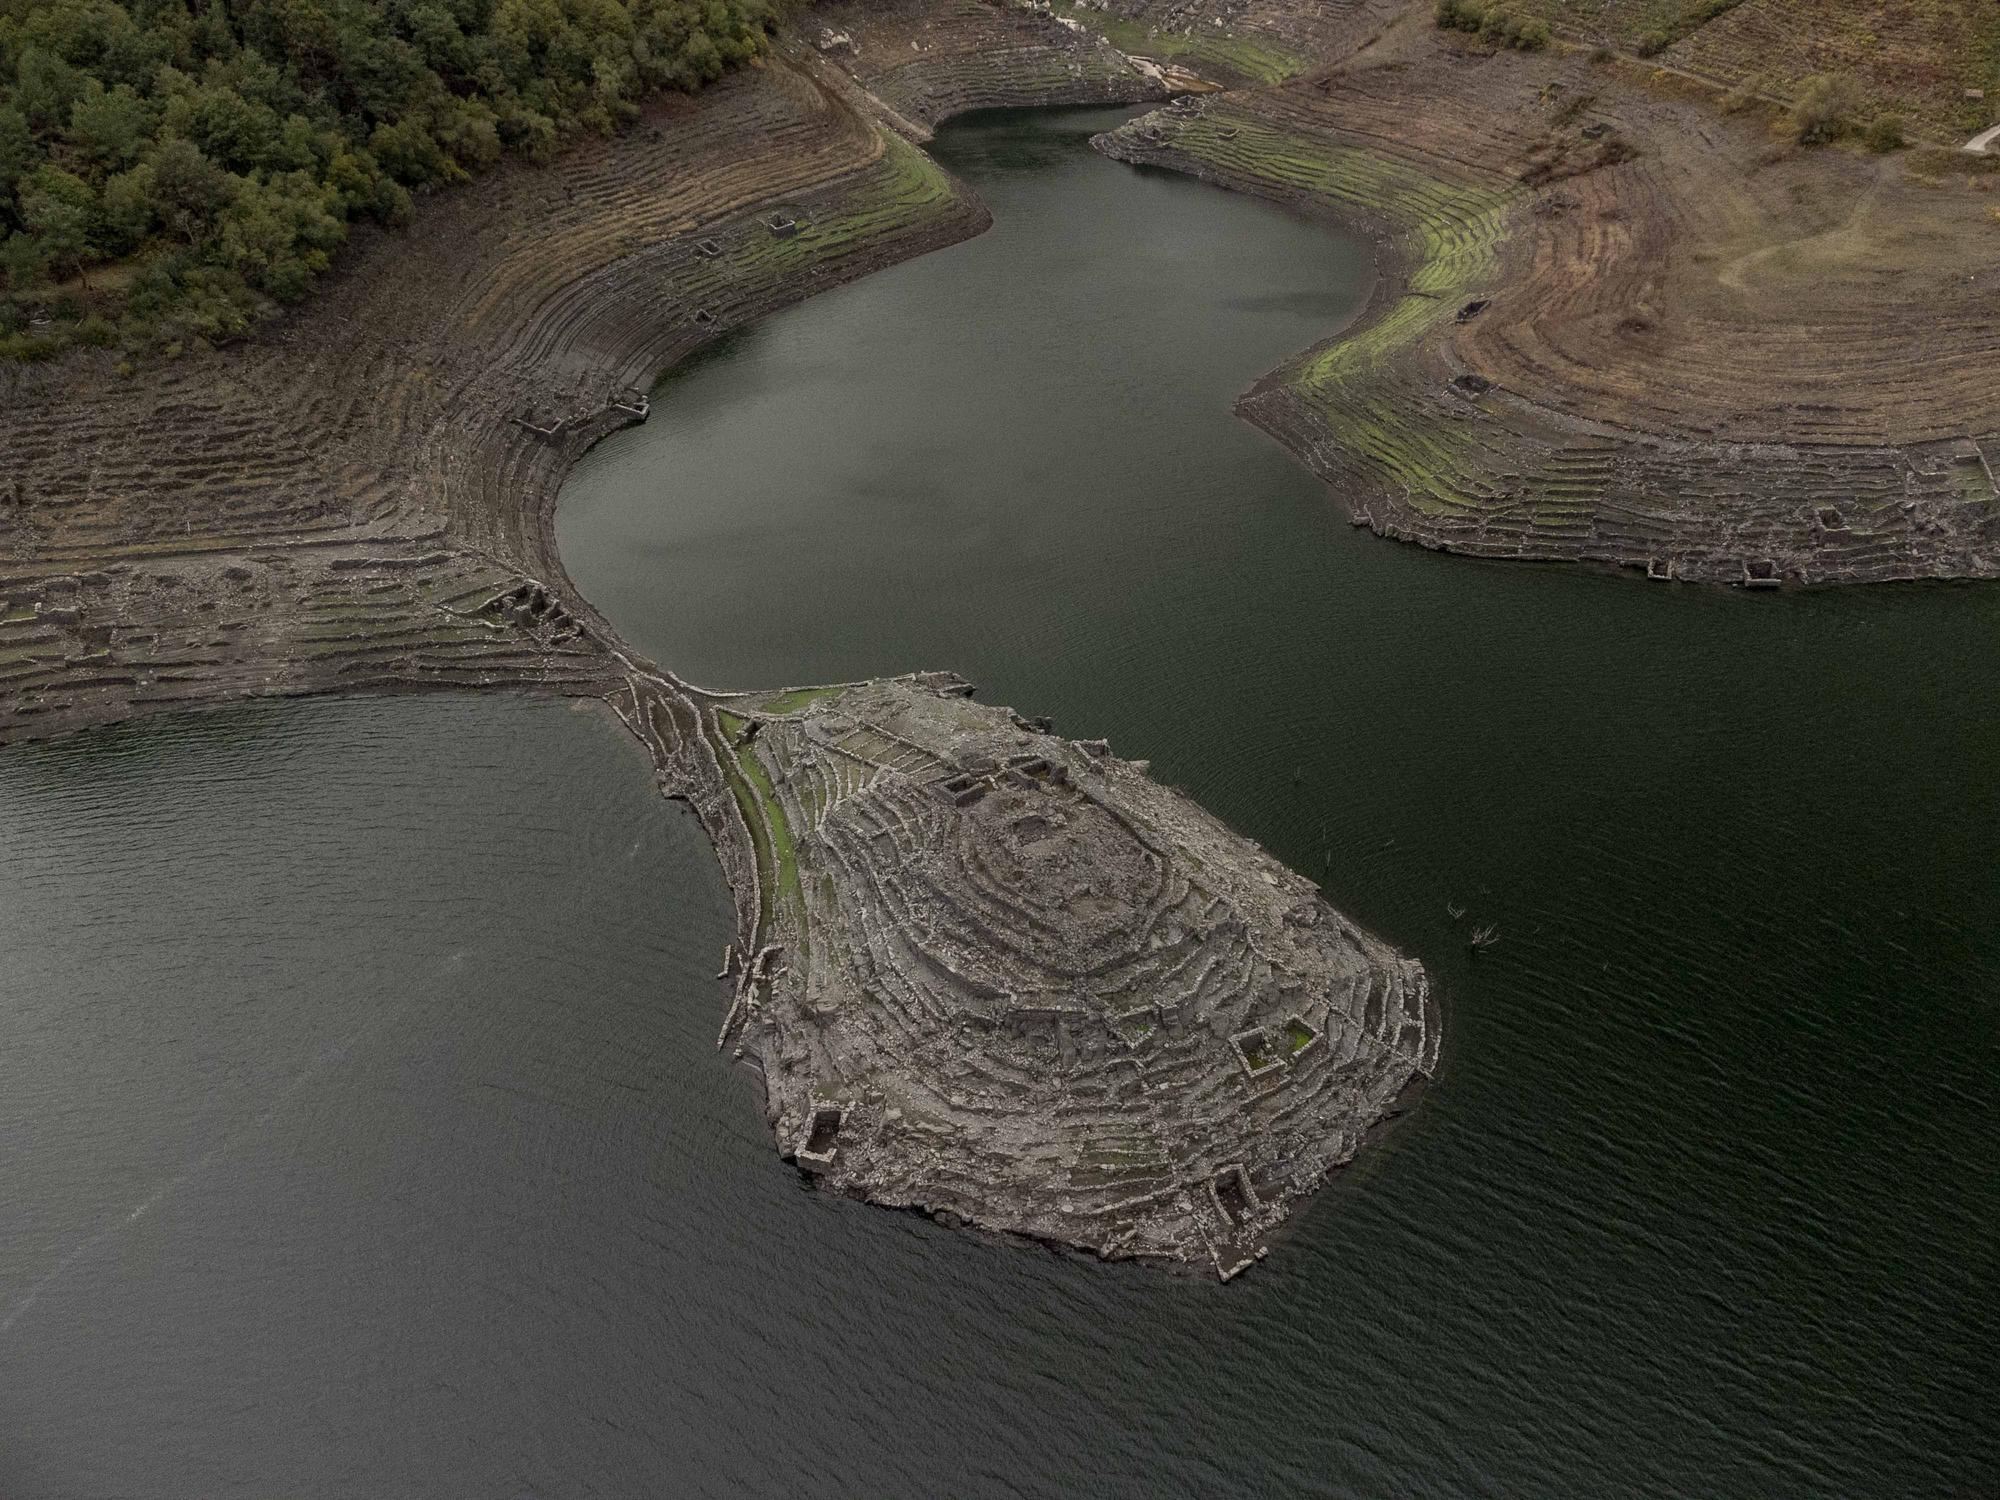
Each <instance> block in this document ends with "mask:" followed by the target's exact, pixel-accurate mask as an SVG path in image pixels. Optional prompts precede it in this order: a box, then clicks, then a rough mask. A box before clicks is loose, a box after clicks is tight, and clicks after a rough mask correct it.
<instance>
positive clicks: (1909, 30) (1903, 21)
mask: <svg viewBox="0 0 2000 1500" xmlns="http://www.w3.org/2000/svg"><path fill="white" fill-rule="evenodd" d="M1663 61H1665V62H1668V63H1670V64H1672V65H1674V66H1676V67H1682V68H1687V69H1689V70H1690V71H1692V72H1696V73H1700V74H1702V75H1704V76H1706V77H1710V78H1715V79H1718V80H1720V81H1722V82H1724V83H1726V84H1730V85H1735V84H1739V83H1741V82H1743V81H1745V80H1755V81H1756V83H1757V86H1758V87H1759V88H1761V89H1764V90H1768V91H1770V92H1773V93H1776V94H1778V95H1780V96H1781V97H1786V98H1789V97H1791V96H1792V95H1793V94H1794V93H1795V92H1796V91H1797V89H1798V86H1799V85H1800V84H1801V83H1803V82H1804V81H1805V80H1806V79H1807V78H1810V77H1812V76H1813V75H1814V74H1816V73H1839V74H1845V75H1847V76H1848V77H1851V78H1853V79H1854V80H1855V81H1856V82H1857V83H1859V84H1860V85H1861V87H1862V90H1863V92H1864V93H1865V94H1866V96H1867V98H1868V100H1869V106H1870V108H1872V109H1875V110H1883V111H1889V112H1892V113H1896V114H1900V115H1903V116H1905V117H1907V119H1908V120H1909V122H1910V123H1911V125H1912V126H1913V127H1916V128H1920V129H1925V130H1929V131H1934V132H1937V133H1940V134H1942V135H1945V136H1950V137H1956V136H1958V135H1961V134H1970V133H1972V132H1973V131H1977V130H1982V129H1984V128H1985V127H1986V126H1988V125H1990V124H1992V123H1993V121H1994V119H1995V118H1996V115H1995V111H1996V110H2000V7H1995V6H1992V5H1988V4H1985V3H1984V0H1743V3H1742V4H1740V5H1738V6H1736V7H1735V8H1734V9H1732V10H1730V11H1728V12H1726V13H1724V14H1722V15H1719V16H1717V17H1716V18H1715V19H1714V20H1712V21H1710V22H1709V23H1708V24H1707V25H1705V26H1702V27H1700V28H1699V29H1697V30H1695V31H1693V32H1691V33H1690V34H1689V35H1688V36H1687V37H1686V38H1685V39H1684V40H1682V41H1681V42H1679V43H1678V44H1677V45H1675V46H1674V47H1673V48H1671V49H1670V50H1669V51H1668V52H1667V53H1666V54H1665V56H1664V58H1663ZM1974 92H1976V93H1980V94H1984V95H1985V97H1984V98H1972V97H1969V95H1970V94H1971V93H1974Z"/></svg>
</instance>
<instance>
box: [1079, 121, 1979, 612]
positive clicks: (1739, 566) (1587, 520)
mask: <svg viewBox="0 0 2000 1500" xmlns="http://www.w3.org/2000/svg"><path fill="white" fill-rule="evenodd" d="M1250 102H1251V103H1252V104H1253V105H1254V102H1255V101H1254V100H1253V101H1250ZM1095 144H1096V145H1097V146H1098V148H1099V149H1100V150H1102V151H1104V152H1105V153H1106V154H1107V155H1110V156H1113V157H1116V158H1118V159H1120V160H1124V161H1129V162H1133V163H1135V164H1141V165H1149V166H1157V167H1162V168H1166V169H1169V170H1175V171H1179V172H1183V173H1185V174H1187V175H1191V176H1194V177H1197V178H1199V179H1200V180H1202V181H1205V182H1209V183H1213V184H1215V185H1217V186H1221V187H1227V188H1231V189H1233V190H1236V191H1243V192H1250V193H1253V194H1256V195H1258V196H1261V197H1266V198H1269V199H1272V200H1274V201H1277V202H1280V203H1284V204H1287V205H1289V206H1292V207H1294V208H1298V209H1302V210H1304V211H1307V212H1313V213H1320V214H1327V215H1331V216H1333V217H1335V218H1336V219H1338V220H1340V221H1342V222H1344V223H1348V224H1353V225H1358V226H1360V227H1362V228H1363V229H1364V230H1366V231H1367V232H1369V233H1370V234H1372V235H1373V237H1374V238H1375V239H1376V242H1377V246H1378V252H1377V253H1378V261H1379V263H1380V265H1381V268H1382V273H1383V280H1382V283H1381V284H1380V287H1379V288H1378V295H1377V297H1376V298H1375V299H1374V300H1372V301H1371V304H1370V306H1369V307H1368V309H1367V310H1366V311H1365V312H1364V314H1363V315H1362V317H1361V318H1360V319H1359V320H1357V322H1355V323H1354V324H1352V325H1350V326H1349V327H1348V328H1346V329H1344V330H1342V331H1341V332H1339V333H1337V334H1335V335H1333V336H1331V337H1329V338H1327V339H1324V340H1322V341H1321V342H1319V343H1317V344H1315V345H1313V346H1312V347H1311V348H1309V349H1307V350H1306V351H1304V352H1303V353H1301V354H1300V355H1298V356H1295V357H1294V358H1293V359H1292V360H1289V361H1287V362H1286V363H1285V364H1283V365H1281V366H1280V367H1279V368H1278V369H1276V370H1274V371H1272V372H1271V373H1270V374H1268V375H1266V376H1264V377H1263V378H1262V379H1260V380H1259V381H1257V382H1256V383H1255V384H1254V385H1253V386H1252V387H1251V388H1250V389H1249V390H1248V391H1247V392H1245V393H1244V395H1243V396H1242V397H1241V398H1240V400H1239V402H1238V405H1237V410H1238V412H1239V414H1240V415H1242V416H1243V417H1244V418H1245V420H1247V421H1249V422H1251V423H1252V424H1253V425H1255V426H1257V427H1259V428H1261V429H1262V430H1264V431H1265V432H1267V433H1269V434H1270V435H1271V436H1272V437H1274V438H1275V439H1276V440H1277V441H1278V442H1280V443H1281V444H1283V445H1284V446H1285V447H1286V448H1287V449H1289V450H1290V451H1291V452H1292V453H1293V454H1294V455H1295V456H1296V457H1298V458H1299V459H1300V461H1301V462H1303V463H1305V464H1306V465H1307V466H1308V467H1309V468H1311V469H1312V470H1313V471H1314V472H1315V473H1316V474H1318V475H1319V476H1320V477H1321V478H1322V479H1324V480H1326V481H1327V482H1328V483H1329V484H1331V485H1333V486H1334V487H1335V488H1336V490H1337V491H1338V493H1339V494H1340V497H1341V499H1342V501H1343V503H1344V504H1345V505H1346V506H1347V508H1348V511H1349V514H1350V516H1351V518H1352V519H1353V520H1354V522H1355V524H1357V525H1366V526H1369V527H1370V528H1372V529H1373V530H1374V531H1375V532H1376V533H1377V534H1378V535H1382V536H1386V537H1391V538H1393V539H1395V540H1398V541H1406V542H1415V543H1417V544H1418V545H1421V546H1424V547H1427V548H1431V549H1433V550H1438V551H1448V552H1459V553H1465V554H1467V555H1471V556H1478V557H1489V558H1507V559H1518V560H1523V561H1544V562H1585V563H1609V564H1615V565H1619V566H1622V567H1628V568H1635V569H1639V570H1641V571H1643V572H1645V573H1646V574H1647V576H1649V577H1651V578H1655V579H1661V580H1683V581H1697V582H1707V583H1728V584H1738V585H1744V586H1748V587H1752V588H1759V587H1778V586H1780V585H1782V584H1786V583H1796V584H1827V583H1871V582H1889V581H1911V580H1917V579H1927V578H1934V579H1948V578H1986V577H1994V576H2000V504H1996V503H1995V501H1996V500H1997V499H2000V484H1996V482H1995V480H1994V477H1993V472H1992V469H1991V467H1990V463H1991V460H1990V457H1989V454H1990V453H1993V452H2000V437H1994V436H1991V435H1989V436H1987V437H1985V438H1983V439H1982V438H1978V437H1974V436H1970V435H1968V436H1965V437H1960V438H1942V439H1939V438H1932V439H1928V440H1925V441H1922V442H1916V443H1908V444H1902V445H1895V444H1848V443H1798V442H1785V441H1778V440H1765V441H1757V440H1746V439H1732V440H1728V441H1721V440H1716V439H1710V438H1703V437H1700V436H1697V435H1691V434H1685V433H1680V434H1677V433H1673V432H1670V431H1654V432H1647V431H1642V430H1638V429H1634V428H1631V427H1627V426H1623V425H1620V424H1618V423H1614V422H1608V421H1602V420H1592V419H1591V418H1589V417H1588V416H1586V415H1583V414H1581V413H1579V412H1576V411H1565V410H1561V409H1558V408H1557V407H1555V406H1552V405H1550V404H1548V403H1547V402H1546V401H1545V400H1542V399H1540V398H1538V397H1537V396H1536V395H1534V394H1532V393H1527V392H1522V391H1517V390H1513V389H1510V388H1508V387H1507V386H1505V385H1503V384H1502V383H1501V382H1500V381H1499V380H1496V379H1494V378H1492V377H1489V376H1487V375H1485V374H1482V373H1481V372H1480V371H1479V370H1478V369H1477V368H1475V365H1474V361H1473V360H1471V359H1468V358H1467V357H1466V354H1465V352H1464V351H1462V350H1461V349H1459V348H1457V347H1455V341H1454V339H1453V338H1452V335H1453V334H1454V333H1455V332H1456V331H1457V330H1458V328H1459V327H1462V326H1463V325H1465V324H1467V323H1471V322H1473V321H1474V320H1476V319H1477V318H1478V317H1479V316H1481V315H1482V314H1483V313H1484V311H1485V309H1486V308H1487V307H1489V306H1491V305H1492V303H1493V301H1494V300H1495V299H1498V298H1503V297H1505V296H1506V295H1507V294H1508V291H1509V289H1510V286H1511V285H1512V283H1511V282H1510V279H1509V275H1508V271H1507V268H1506V266H1505V257H1504V237H1505V236H1506V235H1507V234H1508V233H1509V232H1510V226H1514V225H1516V224H1518V221H1519V220H1520V219H1521V218H1522V217H1523V216H1524V215H1526V214H1528V213H1531V212H1533V211H1534V204H1533V199H1532V195H1531V193H1530V192H1529V191H1528V190H1526V189H1524V188H1521V187H1518V186H1516V187H1510V188H1501V189H1497V190H1495V189H1487V188H1482V187H1479V186H1477V185H1469V184H1465V183H1461V182H1454V181H1448V180H1446V179H1444V178H1442V177H1432V178H1428V179H1427V178H1424V177H1423V176H1421V175H1420V174H1418V173H1416V172H1412V171H1411V170H1410V166H1409V163H1407V162H1403V161H1398V162H1394V163H1392V162H1391V161H1389V160H1388V159H1386V158H1384V157H1382V156H1379V155H1377V154H1376V153H1375V152H1374V151H1373V150H1371V149H1370V147H1369V145H1368V144H1367V143H1366V142H1351V141H1343V140H1342V139H1341V138H1340V136H1339V134H1338V133H1337V131H1329V133H1328V134H1326V135H1321V136H1307V135H1304V134H1299V133H1293V132H1287V131H1285V130H1283V129H1281V128H1277V127H1275V126H1274V125H1272V124H1271V123H1270V122H1268V121H1266V120H1265V119H1263V118H1261V117H1260V116H1259V115H1258V114H1257V113H1256V112H1255V111H1254V109H1253V108H1244V107H1239V106H1238V105H1237V104H1236V103H1235V101H1234V99H1233V98H1224V99H1222V100H1211V101H1202V102H1201V103H1199V104H1195V105H1193V106H1192V107H1185V108H1184V107H1175V108H1168V109H1163V110H1159V111H1155V112H1154V113H1153V114H1150V115H1147V116H1145V117H1142V118H1140V119H1137V120H1134V121H1131V122H1129V123H1128V124H1126V125H1125V126H1123V127H1121V128H1120V129H1118V130H1116V131H1113V132H1110V133H1109V134H1107V135H1106V136H1103V137H1100V138H1099V139H1098V141H1097V142H1095ZM1461 310H1463V311H1461ZM1690 497H1693V498H1690Z"/></svg>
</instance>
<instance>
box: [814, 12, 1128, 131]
mask: <svg viewBox="0 0 2000 1500" xmlns="http://www.w3.org/2000/svg"><path fill="white" fill-rule="evenodd" d="M815 17H816V23H817V24H816V27H808V28H807V29H808V31H809V32H810V33H811V34H813V35H814V36H815V38H816V40H817V45H818V46H819V48H820V50H821V51H822V52H824V53H825V55H826V56H827V58H828V59H829V60H830V61H833V62H836V63H838V64H839V65H840V66H841V67H843V68H845V69H846V70H848V71H849V72H850V73H852V74H853V76H854V77H855V78H856V79H857V80H859V81H860V82H861V84H862V85H863V86H864V87H866V88H867V89H868V91H869V92H870V93H872V94H873V95H874V96H875V97H876V98H878V99H880V100H881V101H882V102H883V103H885V104H887V105H888V106H889V107H890V108H891V109H893V110H895V111H896V112H897V113H898V114H899V115H900V116H902V117H903V118H904V119H906V120H909V121H912V122H914V123H915V124H917V125H918V126H919V127H922V128H928V127H929V126H932V125H935V124H937V123H938V122H939V121H941V120H944V119H947V118H949V117H950V116H952V115H955V114H962V113H964V112H965V111H966V110H968V109H989V108H995V107H1000V106H1007V105H1024V104H1101V103H1106V102H1115V101H1122V100H1128V99H1146V98H1160V97H1164V94H1165V90H1164V89H1162V88H1161V87H1160V86H1159V84H1158V83H1157V82H1155V81H1153V80H1152V79H1150V78H1149V77H1147V76H1146V75H1145V74H1144V73H1143V72H1141V71H1140V70H1139V69H1138V68H1136V67H1134V65H1133V64H1132V62H1131V60H1130V59H1128V58H1127V57H1126V56H1125V55H1124V54H1123V53H1121V52H1119V51H1118V50H1117V49H1116V48H1114V47H1112V46H1111V45H1109V44H1108V43H1106V42H1103V41H1101V40H1099V39H1097V38H1095V37H1093V36H1091V35H1090V34H1088V33H1086V32H1084V31H1082V30H1081V29H1079V28H1077V27H1073V26H1065V25H1063V24H1061V23H1060V22H1059V21H1057V20H1056V19H1055V17H1054V16H1052V15H1051V14H1049V12H1048V11H1047V10H1046V9H1042V10H1036V9H1032V8H1028V7H1022V6H1005V5H993V4H988V3H984V0H937V3H930V0H843V3H838V4H834V5H830V6H825V7H822V8H821V9H820V10H819V11H817V12H816V13H815Z"/></svg>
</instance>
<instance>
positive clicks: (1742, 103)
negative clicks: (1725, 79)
mask: <svg viewBox="0 0 2000 1500" xmlns="http://www.w3.org/2000/svg"><path fill="white" fill-rule="evenodd" d="M1763 92H1764V75H1763V74H1762V73H1753V74H1751V75H1750V76H1749V77H1747V78H1739V79H1737V80H1736V82H1735V83H1733V84H1731V85H1730V87H1729V92H1728V93H1726V94H1724V95H1723V96H1722V112H1723V113H1724V114H1725V115H1740V114H1742V113H1743V111H1744V110H1746V109H1748V108H1750V106H1751V105H1753V104H1755V103H1756V102H1757V96H1758V95H1759V94H1761V93H1763Z"/></svg>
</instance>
